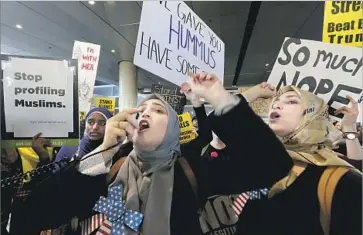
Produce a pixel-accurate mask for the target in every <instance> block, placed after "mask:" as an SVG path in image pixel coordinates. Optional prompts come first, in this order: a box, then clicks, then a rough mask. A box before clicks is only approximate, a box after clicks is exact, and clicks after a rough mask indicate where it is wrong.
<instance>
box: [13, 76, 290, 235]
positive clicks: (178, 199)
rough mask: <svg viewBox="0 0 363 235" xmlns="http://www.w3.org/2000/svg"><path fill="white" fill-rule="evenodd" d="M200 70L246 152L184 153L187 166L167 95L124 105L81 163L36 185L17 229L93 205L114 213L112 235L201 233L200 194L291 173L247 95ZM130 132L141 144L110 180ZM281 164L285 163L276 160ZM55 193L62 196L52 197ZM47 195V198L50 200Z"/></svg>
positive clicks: (244, 187)
mask: <svg viewBox="0 0 363 235" xmlns="http://www.w3.org/2000/svg"><path fill="white" fill-rule="evenodd" d="M199 76H200V77H199V78H198V79H199V80H201V81H200V82H199V81H196V82H194V83H193V84H192V85H193V86H192V90H193V92H199V93H196V94H197V95H199V96H201V97H203V98H205V99H206V100H207V101H208V102H209V103H210V104H212V105H213V106H214V107H215V113H214V116H212V117H211V121H212V123H213V126H214V127H215V128H216V129H218V130H219V129H222V130H224V132H223V133H222V131H221V130H219V132H218V133H217V135H218V136H220V137H222V138H221V139H222V140H223V142H224V143H225V144H226V145H228V146H229V147H230V148H231V149H232V150H236V152H238V150H239V149H240V147H241V146H244V145H245V146H247V148H246V150H247V151H245V150H244V154H246V155H244V154H238V156H235V157H232V158H231V160H230V161H226V162H223V163H220V162H219V163H218V164H214V162H207V163H205V164H204V165H203V166H202V168H199V169H198V167H200V166H199V165H198V164H193V163H194V161H193V160H195V159H197V160H200V162H201V161H202V159H201V158H200V156H184V157H185V160H186V162H187V163H189V165H190V169H189V170H188V169H187V170H185V168H183V164H181V162H182V160H181V159H183V158H181V156H180V145H179V124H178V118H177V115H176V113H175V111H174V110H173V109H172V108H171V106H170V105H168V104H167V103H166V102H165V101H164V100H163V99H162V98H161V97H160V96H158V95H152V96H150V97H148V98H147V99H146V100H144V101H143V102H142V103H141V105H140V106H139V107H138V108H137V109H129V110H124V111H123V112H121V113H119V114H117V115H115V116H114V117H112V118H111V119H109V120H108V121H107V124H106V131H105V137H104V141H103V143H102V144H101V146H100V147H99V148H97V149H95V150H94V151H93V152H92V153H90V154H89V155H88V156H87V155H86V156H85V157H84V158H83V159H82V161H81V162H80V163H79V164H78V165H77V167H73V168H69V170H68V171H67V172H64V173H62V174H59V175H57V177H54V178H53V179H51V180H48V181H45V182H43V184H40V185H39V186H38V187H37V188H36V190H33V191H32V194H31V195H29V197H28V198H27V200H25V201H24V204H23V207H22V210H21V211H18V212H17V214H16V216H17V219H16V220H15V221H17V222H18V224H12V227H11V229H10V233H11V234H22V235H27V234H36V233H37V232H38V231H39V230H42V229H43V230H44V229H48V228H53V227H55V226H57V225H59V224H62V223H64V221H69V219H70V218H72V216H74V215H77V214H80V213H82V212H83V211H84V210H88V209H89V208H94V209H95V210H96V211H101V212H102V213H104V214H105V215H106V217H107V221H106V222H105V225H104V227H103V226H102V227H101V228H100V230H102V231H103V232H104V231H106V230H107V229H108V231H111V234H117V233H120V234H126V235H133V234H138V233H142V234H144V235H160V234H162V235H169V234H170V235H185V234H193V235H194V234H195V235H198V234H202V231H201V228H200V223H199V214H198V211H199V205H200V204H199V203H198V200H196V194H197V196H198V195H199V197H201V199H205V198H207V197H208V196H211V195H216V194H224V195H226V194H227V195H228V194H232V193H240V192H243V191H248V190H251V189H255V188H264V187H268V186H271V185H273V184H274V183H275V182H277V181H278V180H280V179H281V178H283V177H285V176H286V175H287V174H288V173H289V171H290V169H291V167H292V160H291V157H290V156H289V155H288V154H287V152H286V150H285V148H284V147H283V145H282V144H281V142H280V141H279V140H278V139H277V138H276V136H275V134H274V133H273V132H272V131H271V130H270V129H269V128H268V127H267V126H266V125H265V124H264V122H263V121H262V119H261V118H259V117H258V116H256V114H254V112H253V111H252V110H251V108H250V107H249V105H248V103H247V102H246V101H245V100H244V99H240V98H238V97H234V96H231V95H230V94H229V93H228V92H227V91H226V90H225V89H224V88H223V86H222V85H221V84H219V83H215V82H213V83H212V84H207V85H204V83H203V82H202V80H203V77H204V78H205V77H206V75H205V74H203V75H199ZM136 113H138V120H137V121H136V119H135V116H134V115H135V114H136ZM240 120H244V121H243V122H241V121H240ZM241 133H246V136H244V135H241ZM247 135H248V136H247ZM236 136H238V138H236ZM261 136H263V137H264V139H265V141H266V143H265V144H264V148H261V147H260V146H259V143H258V141H256V140H257V139H256V137H257V138H261ZM126 137H127V139H128V140H131V141H132V142H133V145H134V149H133V151H132V152H131V153H130V154H129V155H128V156H127V157H126V159H125V161H124V162H123V164H122V165H121V167H120V168H119V169H118V171H117V174H116V177H115V179H114V180H113V181H112V182H111V183H110V184H108V183H107V182H106V178H107V173H108V172H109V171H110V168H111V169H112V167H111V166H112V158H113V156H114V155H115V154H116V155H117V153H118V151H120V149H121V150H122V148H123V147H119V144H120V143H122V142H123V141H124V140H125V138H126ZM100 151H102V152H101V153H100ZM271 153H274V157H271V155H270V154H271ZM245 156H249V157H245ZM191 159H192V160H191ZM184 162H185V161H184ZM196 162H197V163H198V162H199V161H196ZM275 165H276V166H278V167H272V166H275ZM241 168H243V170H241ZM244 168H245V169H244ZM198 170H199V171H201V172H203V174H201V175H202V176H204V174H206V176H207V177H208V181H203V180H204V178H203V177H198V175H199V174H196V178H197V182H196V183H197V186H198V187H197V189H195V187H194V186H196V185H195V184H192V183H191V181H190V180H189V179H190V178H189V177H188V176H190V175H191V174H192V173H193V172H195V171H198ZM241 179H242V180H241ZM200 186H202V187H200ZM201 188H203V190H201ZM200 191H203V192H201V193H199V192H200ZM68 192H72V193H68ZM201 195H202V196H201ZM204 195H205V196H204ZM100 196H103V197H101V198H100ZM199 197H198V198H197V199H199ZM49 198H52V199H53V201H55V202H57V203H51V201H50V200H49ZM40 201H43V202H47V204H46V205H47V206H45V205H44V203H43V204H42V203H39V202H40ZM110 203H111V205H110ZM230 210H232V209H231V208H230ZM34 211H36V212H37V214H39V216H38V217H37V219H33V220H24V217H26V218H27V217H31V216H30V215H31V214H32V213H34ZM120 213H121V215H120Z"/></svg>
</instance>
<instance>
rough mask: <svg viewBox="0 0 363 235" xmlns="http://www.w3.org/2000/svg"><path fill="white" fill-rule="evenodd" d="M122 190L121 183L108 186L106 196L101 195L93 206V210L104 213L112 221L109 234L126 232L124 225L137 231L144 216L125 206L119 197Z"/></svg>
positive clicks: (120, 234) (117, 234) (114, 234)
mask: <svg viewBox="0 0 363 235" xmlns="http://www.w3.org/2000/svg"><path fill="white" fill-rule="evenodd" d="M122 190H123V187H122V185H117V186H113V187H110V188H109V190H108V195H107V196H108V197H107V198H105V197H103V196H101V197H100V199H99V200H98V201H97V203H96V205H95V206H94V208H93V210H95V211H97V212H100V213H103V214H105V216H106V217H107V219H108V220H110V221H111V222H112V227H111V235H125V234H127V232H126V227H128V228H130V229H132V230H133V231H135V232H137V231H138V229H139V227H140V225H141V223H142V220H143V218H144V215H143V214H141V213H140V212H138V211H133V210H129V209H127V208H126V205H125V203H124V202H123V201H122V198H121V195H122Z"/></svg>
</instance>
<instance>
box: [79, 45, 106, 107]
mask: <svg viewBox="0 0 363 235" xmlns="http://www.w3.org/2000/svg"><path fill="white" fill-rule="evenodd" d="M100 50H101V46H100V45H96V44H92V43H88V42H79V41H74V46H73V53H72V59H77V60H78V86H79V92H78V95H79V110H80V111H83V112H86V113H87V112H88V111H89V109H90V107H91V103H92V96H93V89H94V86H95V81H96V76H97V67H98V61H99V57H100Z"/></svg>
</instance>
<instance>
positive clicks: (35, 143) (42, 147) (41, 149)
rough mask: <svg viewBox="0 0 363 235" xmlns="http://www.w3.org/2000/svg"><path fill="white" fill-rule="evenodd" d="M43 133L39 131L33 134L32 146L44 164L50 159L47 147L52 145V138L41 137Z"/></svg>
mask: <svg viewBox="0 0 363 235" xmlns="http://www.w3.org/2000/svg"><path fill="white" fill-rule="evenodd" d="M41 135H42V133H38V134H36V135H35V136H33V139H32V148H33V150H34V152H35V153H36V154H37V155H38V156H39V161H40V162H41V163H42V164H43V163H47V162H49V161H50V157H49V153H48V149H47V147H51V146H52V144H51V142H50V140H48V139H45V138H43V137H40V136H41Z"/></svg>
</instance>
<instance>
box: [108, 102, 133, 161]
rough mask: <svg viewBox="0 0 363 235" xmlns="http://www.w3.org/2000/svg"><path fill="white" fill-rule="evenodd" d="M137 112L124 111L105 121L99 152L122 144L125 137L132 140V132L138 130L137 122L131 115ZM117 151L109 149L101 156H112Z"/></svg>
mask: <svg viewBox="0 0 363 235" xmlns="http://www.w3.org/2000/svg"><path fill="white" fill-rule="evenodd" d="M139 111H140V110H139V109H138V108H132V109H126V110H124V111H122V112H120V113H118V114H116V115H115V116H113V117H112V118H110V119H108V120H107V122H106V129H105V136H104V138H103V143H102V144H101V150H105V149H108V148H110V147H112V146H115V145H117V144H118V143H122V142H123V141H124V140H125V139H126V137H128V138H129V139H132V136H133V134H134V131H135V130H137V129H139V125H138V122H137V120H136V118H135V117H134V116H133V114H136V113H137V112H139ZM117 151H118V148H116V146H115V148H112V149H109V150H107V151H105V152H103V153H102V154H104V155H105V156H113V155H115V154H116V152H117Z"/></svg>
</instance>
